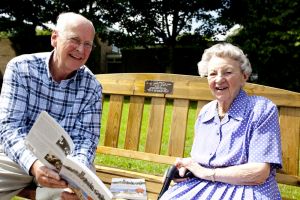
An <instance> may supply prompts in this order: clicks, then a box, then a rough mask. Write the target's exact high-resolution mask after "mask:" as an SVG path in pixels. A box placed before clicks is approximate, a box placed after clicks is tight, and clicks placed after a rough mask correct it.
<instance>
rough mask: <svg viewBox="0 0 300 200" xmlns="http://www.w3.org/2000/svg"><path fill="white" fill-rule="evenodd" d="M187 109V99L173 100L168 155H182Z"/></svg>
mask: <svg viewBox="0 0 300 200" xmlns="http://www.w3.org/2000/svg"><path fill="white" fill-rule="evenodd" d="M188 110H189V100H183V99H175V100H174V103H173V115H172V122H171V133H170V138H169V149H168V155H171V156H177V157H183V155H184V145H185V135H186V127H187V118H188Z"/></svg>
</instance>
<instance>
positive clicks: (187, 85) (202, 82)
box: [96, 73, 300, 108]
mask: <svg viewBox="0 0 300 200" xmlns="http://www.w3.org/2000/svg"><path fill="white" fill-rule="evenodd" d="M96 78H97V80H98V81H99V82H100V83H101V84H102V86H103V93H110V94H124V95H125V94H126V95H133V94H134V95H137V96H148V97H151V96H153V97H158V96H163V94H155V93H145V91H144V83H145V81H146V80H164V81H171V82H174V91H173V94H167V95H165V97H166V98H172V99H174V98H180V99H186V98H188V99H191V100H207V101H211V100H212V99H214V97H213V96H212V95H211V92H210V90H209V87H208V83H207V79H206V78H200V77H199V76H191V75H179V74H162V73H119V74H118V73H116V74H99V75H96ZM245 90H246V91H247V93H249V94H250V95H254V94H255V95H260V96H265V97H267V98H270V99H271V100H272V101H273V102H274V103H275V104H276V105H279V106H281V105H284V106H288V107H297V108H300V94H299V93H297V92H291V91H287V90H283V89H278V88H273V87H268V86H263V85H258V84H253V83H246V85H245Z"/></svg>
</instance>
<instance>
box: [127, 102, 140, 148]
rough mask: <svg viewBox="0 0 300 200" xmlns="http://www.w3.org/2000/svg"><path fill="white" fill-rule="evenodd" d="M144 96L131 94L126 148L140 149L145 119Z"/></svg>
mask: <svg viewBox="0 0 300 200" xmlns="http://www.w3.org/2000/svg"><path fill="white" fill-rule="evenodd" d="M143 110H144V97H138V96H131V97H130V103H129V113H128V119H127V130H126V138H125V145H124V148H125V149H130V150H138V148H139V142H140V131H141V125H142V119H143Z"/></svg>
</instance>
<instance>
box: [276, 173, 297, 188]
mask: <svg viewBox="0 0 300 200" xmlns="http://www.w3.org/2000/svg"><path fill="white" fill-rule="evenodd" d="M276 181H277V182H278V183H281V184H286V185H292V186H297V187H300V177H299V176H293V175H288V174H282V173H276Z"/></svg>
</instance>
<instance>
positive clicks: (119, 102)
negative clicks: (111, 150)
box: [104, 95, 124, 147]
mask: <svg viewBox="0 0 300 200" xmlns="http://www.w3.org/2000/svg"><path fill="white" fill-rule="evenodd" d="M123 102H124V96H123V95H111V96H110V104H109V111H108V119H109V121H108V122H109V123H107V127H106V130H105V141H104V145H105V146H109V147H117V146H118V141H119V131H120V125H121V118H122V108H123Z"/></svg>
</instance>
